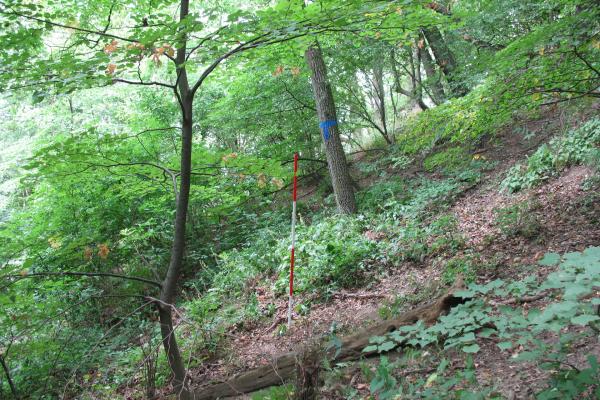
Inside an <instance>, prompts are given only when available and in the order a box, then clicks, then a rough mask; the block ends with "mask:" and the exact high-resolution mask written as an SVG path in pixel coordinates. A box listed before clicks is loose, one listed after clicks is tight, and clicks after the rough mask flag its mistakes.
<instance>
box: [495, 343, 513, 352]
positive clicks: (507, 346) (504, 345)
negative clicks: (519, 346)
mask: <svg viewBox="0 0 600 400" xmlns="http://www.w3.org/2000/svg"><path fill="white" fill-rule="evenodd" d="M497 346H498V348H499V349H500V350H508V349H511V348H512V347H513V344H512V342H500V343H498V344H497Z"/></svg>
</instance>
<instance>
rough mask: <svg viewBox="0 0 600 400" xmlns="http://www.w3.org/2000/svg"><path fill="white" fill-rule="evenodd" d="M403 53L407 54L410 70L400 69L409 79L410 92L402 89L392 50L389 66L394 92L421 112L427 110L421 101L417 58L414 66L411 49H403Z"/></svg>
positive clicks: (421, 91)
mask: <svg viewBox="0 0 600 400" xmlns="http://www.w3.org/2000/svg"><path fill="white" fill-rule="evenodd" d="M405 51H406V52H407V54H408V59H409V66H410V68H406V67H405V66H402V68H403V69H404V71H405V72H406V74H407V75H408V77H409V78H410V90H407V89H404V88H402V75H401V74H400V71H398V61H397V60H396V52H395V51H394V49H392V52H391V61H392V62H391V64H392V71H393V73H394V90H395V91H396V92H398V93H400V94H403V95H404V96H406V97H408V98H409V99H411V100H412V101H413V102H415V103H416V104H417V105H418V106H419V108H421V110H423V111H424V110H427V109H428V108H429V107H427V104H425V102H424V101H423V86H422V84H421V71H420V68H421V67H420V65H419V61H418V57H417V61H416V65H415V60H414V58H415V57H414V56H413V53H412V50H411V48H405Z"/></svg>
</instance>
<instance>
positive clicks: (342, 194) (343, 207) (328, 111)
mask: <svg viewBox="0 0 600 400" xmlns="http://www.w3.org/2000/svg"><path fill="white" fill-rule="evenodd" d="M305 58H306V62H307V64H308V66H309V68H310V70H311V82H312V88H313V93H314V96H315V101H316V104H317V115H318V117H319V121H320V123H328V122H331V121H334V122H335V124H334V125H329V126H327V127H324V128H322V129H323V142H324V144H325V154H326V155H327V164H328V166H329V174H330V175H331V183H332V185H333V193H334V195H335V200H336V203H337V206H338V209H339V211H340V212H342V213H343V214H353V213H355V212H356V201H355V199H354V189H353V188H352V181H351V179H350V172H349V170H348V164H347V162H346V155H345V154H344V149H343V147H342V141H341V140H340V135H339V129H338V126H337V113H336V110H335V103H334V101H333V94H332V92H331V86H330V85H329V80H328V79H327V70H326V68H325V62H324V61H323V55H322V53H321V49H320V48H319V47H316V46H311V47H309V48H308V49H307V50H306V53H305Z"/></svg>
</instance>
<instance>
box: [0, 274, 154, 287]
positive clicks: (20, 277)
mask: <svg viewBox="0 0 600 400" xmlns="http://www.w3.org/2000/svg"><path fill="white" fill-rule="evenodd" d="M44 276H87V277H94V276H106V277H111V278H119V279H124V280H130V281H136V282H142V283H147V284H149V285H153V286H156V287H158V288H162V284H161V283H160V282H157V281H153V280H151V279H146V278H141V277H138V276H127V275H119V274H112V273H110V272H69V271H66V272H35V273H31V274H26V275H14V274H9V275H3V276H2V277H3V278H17V280H21V279H26V278H36V277H44Z"/></svg>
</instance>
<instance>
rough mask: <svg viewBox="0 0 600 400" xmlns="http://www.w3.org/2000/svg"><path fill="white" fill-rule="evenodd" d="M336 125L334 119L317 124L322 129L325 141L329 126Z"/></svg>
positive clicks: (327, 138)
mask: <svg viewBox="0 0 600 400" xmlns="http://www.w3.org/2000/svg"><path fill="white" fill-rule="evenodd" d="M336 125H337V121H336V120H335V119H330V120H327V121H323V122H321V123H320V124H319V128H321V129H323V137H324V138H325V141H328V140H329V128H331V127H332V126H336Z"/></svg>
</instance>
